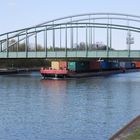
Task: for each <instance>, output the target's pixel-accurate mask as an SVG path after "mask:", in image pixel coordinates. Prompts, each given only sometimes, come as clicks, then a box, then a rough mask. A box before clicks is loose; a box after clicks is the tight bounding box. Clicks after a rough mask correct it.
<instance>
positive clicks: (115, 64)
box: [110, 62, 119, 69]
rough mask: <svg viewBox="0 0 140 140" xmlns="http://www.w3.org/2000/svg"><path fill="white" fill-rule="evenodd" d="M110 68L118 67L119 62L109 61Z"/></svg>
mask: <svg viewBox="0 0 140 140" xmlns="http://www.w3.org/2000/svg"><path fill="white" fill-rule="evenodd" d="M110 65H111V69H119V63H118V62H110Z"/></svg>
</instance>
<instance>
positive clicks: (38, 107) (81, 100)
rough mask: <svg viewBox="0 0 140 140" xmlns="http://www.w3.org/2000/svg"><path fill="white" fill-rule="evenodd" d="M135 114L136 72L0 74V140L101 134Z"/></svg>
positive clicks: (77, 139) (101, 139)
mask: <svg viewBox="0 0 140 140" xmlns="http://www.w3.org/2000/svg"><path fill="white" fill-rule="evenodd" d="M139 114H140V72H134V73H125V74H117V75H112V76H107V77H92V78H81V79H67V80H41V76H40V75H39V73H30V74H19V75H9V76H0V140H107V139H108V138H109V137H110V136H111V135H112V134H113V133H115V132H116V131H117V130H118V129H119V128H121V127H123V125H125V124H126V123H127V122H129V121H130V120H131V119H133V118H134V117H135V116H137V115H139Z"/></svg>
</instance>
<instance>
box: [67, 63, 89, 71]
mask: <svg viewBox="0 0 140 140" xmlns="http://www.w3.org/2000/svg"><path fill="white" fill-rule="evenodd" d="M68 69H69V70H72V71H76V72H85V71H89V62H88V61H73V62H68Z"/></svg>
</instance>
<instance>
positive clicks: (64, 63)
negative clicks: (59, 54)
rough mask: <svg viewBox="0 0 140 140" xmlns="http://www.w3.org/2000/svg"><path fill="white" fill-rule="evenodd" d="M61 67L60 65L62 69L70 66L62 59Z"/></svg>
mask: <svg viewBox="0 0 140 140" xmlns="http://www.w3.org/2000/svg"><path fill="white" fill-rule="evenodd" d="M59 67H60V69H67V67H68V63H67V61H60V62H59Z"/></svg>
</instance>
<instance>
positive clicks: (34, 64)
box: [0, 59, 50, 68]
mask: <svg viewBox="0 0 140 140" xmlns="http://www.w3.org/2000/svg"><path fill="white" fill-rule="evenodd" d="M44 66H45V67H48V66H50V61H46V60H45V59H6V60H5V59H2V60H0V68H40V67H44Z"/></svg>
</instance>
